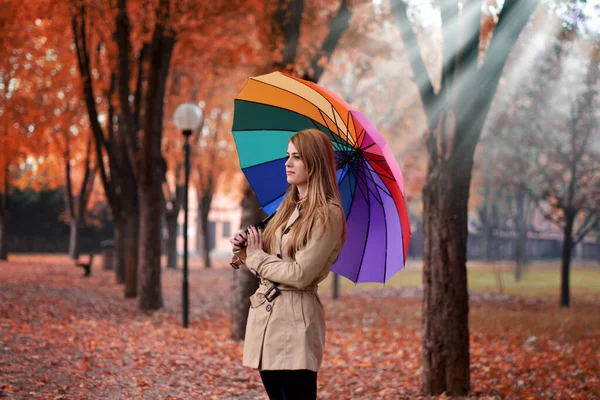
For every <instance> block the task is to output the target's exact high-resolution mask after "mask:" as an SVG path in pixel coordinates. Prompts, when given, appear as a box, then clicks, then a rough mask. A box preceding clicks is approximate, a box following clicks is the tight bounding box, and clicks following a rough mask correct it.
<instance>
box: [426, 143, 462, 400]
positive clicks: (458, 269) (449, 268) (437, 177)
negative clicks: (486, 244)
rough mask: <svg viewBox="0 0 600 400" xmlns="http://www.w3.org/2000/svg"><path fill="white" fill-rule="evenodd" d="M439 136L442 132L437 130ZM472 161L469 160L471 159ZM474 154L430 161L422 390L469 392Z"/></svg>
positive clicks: (430, 392) (454, 392)
mask: <svg viewBox="0 0 600 400" xmlns="http://www.w3.org/2000/svg"><path fill="white" fill-rule="evenodd" d="M436 135H438V136H440V135H442V136H443V135H444V133H442V132H439V131H438V132H436ZM469 159H470V161H469ZM433 164H435V165H433ZM469 164H471V165H472V153H471V157H460V156H454V157H452V158H450V159H448V160H442V159H437V162H436V163H432V162H431V160H430V167H429V169H428V173H427V183H426V185H425V188H424V189H423V206H424V210H423V211H424V212H423V216H424V229H425V243H424V255H423V290H424V293H423V296H424V300H423V350H422V351H423V378H422V391H423V393H427V394H433V395H438V394H441V393H443V392H446V393H448V394H450V395H465V394H467V393H468V392H469V386H470V376H469V318H468V315H469V304H468V297H469V296H468V292H467V269H466V261H467V260H466V254H467V207H468V197H469V184H470V179H471V168H470V166H469Z"/></svg>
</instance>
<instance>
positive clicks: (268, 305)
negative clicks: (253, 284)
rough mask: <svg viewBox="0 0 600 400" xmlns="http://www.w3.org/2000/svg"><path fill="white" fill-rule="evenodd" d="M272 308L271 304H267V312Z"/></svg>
mask: <svg viewBox="0 0 600 400" xmlns="http://www.w3.org/2000/svg"><path fill="white" fill-rule="evenodd" d="M271 308H272V307H271V305H270V304H267V312H271Z"/></svg>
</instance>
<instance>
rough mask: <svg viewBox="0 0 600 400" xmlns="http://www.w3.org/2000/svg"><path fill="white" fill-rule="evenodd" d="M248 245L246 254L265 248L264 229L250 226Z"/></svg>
mask: <svg viewBox="0 0 600 400" xmlns="http://www.w3.org/2000/svg"><path fill="white" fill-rule="evenodd" d="M247 243H248V246H247V247H246V254H247V255H250V254H252V253H254V252H256V251H259V250H263V241H262V231H261V230H260V229H256V228H255V227H254V226H251V227H250V228H248V240H247Z"/></svg>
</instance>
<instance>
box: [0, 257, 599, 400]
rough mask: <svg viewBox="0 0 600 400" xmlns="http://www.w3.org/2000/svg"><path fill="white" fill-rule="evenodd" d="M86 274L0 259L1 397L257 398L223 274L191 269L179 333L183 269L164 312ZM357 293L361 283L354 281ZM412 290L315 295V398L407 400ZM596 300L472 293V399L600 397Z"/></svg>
mask: <svg viewBox="0 0 600 400" xmlns="http://www.w3.org/2000/svg"><path fill="white" fill-rule="evenodd" d="M99 264H100V263H98V264H96V266H95V269H94V271H93V275H92V277H91V278H87V279H85V278H82V277H81V270H80V269H77V268H75V267H73V266H72V263H71V262H69V261H67V259H66V257H62V256H60V257H59V256H55V257H50V256H40V257H36V256H19V257H13V258H12V260H11V262H9V263H6V262H5V263H0V398H16V399H38V398H39V399H84V398H86V399H126V398H127V399H128V398H139V399H141V398H144V399H192V398H194V399H266V398H267V397H266V396H265V395H264V394H263V390H262V385H261V382H260V379H259V376H258V374H257V373H256V372H255V371H252V370H249V369H246V368H244V367H242V365H241V357H242V347H241V344H240V343H237V342H234V341H232V340H230V339H229V327H230V321H229V309H228V306H229V296H230V289H231V277H232V272H231V270H230V269H228V268H225V267H221V268H216V269H213V270H210V271H207V270H202V269H198V268H193V269H192V270H191V272H190V287H191V307H192V308H191V316H190V320H191V325H190V328H189V329H183V328H181V323H180V315H181V304H180V293H181V291H180V287H181V272H180V271H172V270H164V273H163V275H162V278H163V293H164V299H165V308H164V309H163V310H161V311H158V312H155V313H144V312H140V311H138V310H137V309H136V302H135V300H132V299H124V298H123V296H122V287H121V286H120V285H117V284H116V283H115V279H114V274H113V273H111V272H109V271H102V270H101V268H100V266H99ZM358 288H360V286H359V287H358ZM419 293H420V292H419V290H416V289H407V288H390V287H387V288H381V289H368V290H364V291H360V290H359V291H353V292H352V293H351V294H348V295H346V296H344V297H343V298H342V299H341V300H337V301H334V300H332V299H331V298H330V296H329V295H328V294H324V295H323V296H322V298H323V301H324V303H325V307H326V312H327V318H328V333H327V335H328V338H327V339H328V343H327V350H326V354H325V362H324V365H323V369H322V370H321V373H320V374H319V398H321V399H402V398H417V397H418V390H419V379H420V363H421V348H420V340H421V333H420V321H421V301H420V298H419V295H420V294H419ZM598 306H599V304H598V303H594V302H587V303H586V302H576V303H575V305H574V306H573V307H572V308H571V309H568V310H565V309H560V308H559V307H558V306H557V305H556V302H554V301H552V302H550V301H548V300H536V299H535V298H534V299H531V298H528V299H522V298H515V297H509V296H486V295H483V294H476V293H474V294H473V295H472V296H471V303H470V330H471V387H472V392H471V395H470V398H490V399H495V398H512V399H528V398H531V399H593V398H599V397H600V376H599V374H600V372H599V371H600V368H599V366H600V339H599V335H598V332H599V331H600V313H599V312H598V310H599V307H598Z"/></svg>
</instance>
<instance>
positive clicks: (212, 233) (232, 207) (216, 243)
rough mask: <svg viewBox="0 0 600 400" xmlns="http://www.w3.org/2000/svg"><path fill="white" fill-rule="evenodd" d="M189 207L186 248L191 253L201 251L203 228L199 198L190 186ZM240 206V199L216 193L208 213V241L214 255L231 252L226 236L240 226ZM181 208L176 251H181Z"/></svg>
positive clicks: (200, 252) (228, 254) (225, 255)
mask: <svg viewBox="0 0 600 400" xmlns="http://www.w3.org/2000/svg"><path fill="white" fill-rule="evenodd" d="M188 201H189V208H188V251H189V252H190V254H191V255H197V256H200V255H202V254H203V253H202V251H203V250H202V247H203V246H202V243H203V242H202V240H203V238H202V229H201V227H200V225H199V224H200V221H199V220H198V198H197V196H196V192H195V190H194V189H193V188H190V196H189V200H188ZM241 218H242V208H241V205H240V200H239V199H236V198H233V197H231V196H226V195H223V194H219V193H216V194H215V196H214V198H213V200H212V204H211V208H210V212H209V213H208V241H209V248H210V254H211V256H212V257H215V258H222V257H223V258H225V257H229V256H230V255H231V244H230V243H229V238H230V237H231V235H232V234H233V233H234V232H235V231H237V230H238V229H239V227H240V221H241ZM183 219H184V213H183V210H182V212H181V213H180V214H179V218H178V233H179V234H178V237H177V251H178V252H179V253H183Z"/></svg>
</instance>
